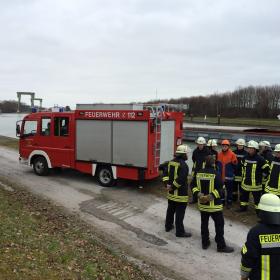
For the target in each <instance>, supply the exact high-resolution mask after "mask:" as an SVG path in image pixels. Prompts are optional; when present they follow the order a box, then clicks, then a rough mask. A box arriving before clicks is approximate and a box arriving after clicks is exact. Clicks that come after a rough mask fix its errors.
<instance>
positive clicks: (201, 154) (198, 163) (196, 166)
mask: <svg viewBox="0 0 280 280" xmlns="http://www.w3.org/2000/svg"><path fill="white" fill-rule="evenodd" d="M208 155H210V151H209V149H208V148H207V147H206V146H204V147H203V149H202V150H199V148H196V149H195V150H194V151H193V155H192V161H193V168H192V176H195V175H196V173H197V171H198V170H200V169H202V168H204V167H205V158H206V157H207V156H208Z"/></svg>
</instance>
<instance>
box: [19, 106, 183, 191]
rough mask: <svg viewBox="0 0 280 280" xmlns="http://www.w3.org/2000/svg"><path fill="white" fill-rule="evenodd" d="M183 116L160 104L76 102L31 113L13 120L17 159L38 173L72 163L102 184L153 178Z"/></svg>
mask: <svg viewBox="0 0 280 280" xmlns="http://www.w3.org/2000/svg"><path fill="white" fill-rule="evenodd" d="M182 122H183V114H182V113H180V112H169V111H167V110H166V108H165V106H163V105H160V106H144V105H138V104H137V105H135V104H132V105H130V104H129V105H128V104H125V105H121V104H107V105H105V104H99V105H98V104H78V105H77V108H76V110H75V111H71V112H37V113H31V114H29V115H27V116H25V117H24V119H23V120H22V121H19V122H17V136H18V137H19V161H20V162H21V163H25V164H28V165H30V166H33V169H34V172H35V173H36V174H37V175H39V176H43V175H47V174H49V171H50V169H52V168H71V169H75V170H78V171H81V172H84V173H88V174H91V175H92V176H96V177H97V180H98V181H99V183H100V184H101V185H103V186H111V185H113V184H114V183H115V181H116V180H117V179H118V178H122V179H130V180H139V181H142V180H148V179H153V178H156V177H157V176H158V175H159V167H160V165H161V164H164V163H165V162H166V161H169V160H170V159H171V158H172V157H173V154H174V150H175V149H176V146H177V145H179V144H181V142H182V140H181V139H182V128H183V125H182Z"/></svg>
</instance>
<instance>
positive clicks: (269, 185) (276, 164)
mask: <svg viewBox="0 0 280 280" xmlns="http://www.w3.org/2000/svg"><path fill="white" fill-rule="evenodd" d="M265 192H267V193H273V194H276V195H278V196H280V159H279V158H276V157H274V158H273V160H272V162H271V164H270V172H269V176H268V180H267V182H266V185H265Z"/></svg>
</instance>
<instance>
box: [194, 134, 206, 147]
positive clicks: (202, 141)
mask: <svg viewBox="0 0 280 280" xmlns="http://www.w3.org/2000/svg"><path fill="white" fill-rule="evenodd" d="M196 144H200V145H205V144H206V140H205V138H204V137H201V136H200V137H198V138H197V139H196Z"/></svg>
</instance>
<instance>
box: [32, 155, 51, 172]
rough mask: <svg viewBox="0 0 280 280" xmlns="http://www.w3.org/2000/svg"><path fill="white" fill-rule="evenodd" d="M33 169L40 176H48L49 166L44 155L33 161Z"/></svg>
mask: <svg viewBox="0 0 280 280" xmlns="http://www.w3.org/2000/svg"><path fill="white" fill-rule="evenodd" d="M33 170H34V172H35V173H36V174H37V175H39V176H46V175H48V173H49V167H48V163H47V161H46V159H45V158H44V157H37V158H35V159H34V161H33Z"/></svg>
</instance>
